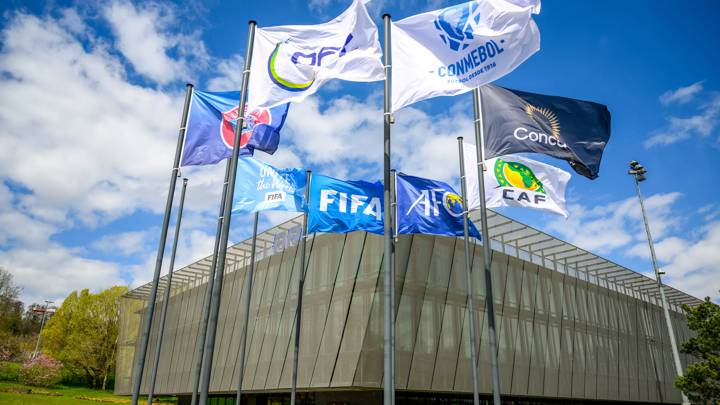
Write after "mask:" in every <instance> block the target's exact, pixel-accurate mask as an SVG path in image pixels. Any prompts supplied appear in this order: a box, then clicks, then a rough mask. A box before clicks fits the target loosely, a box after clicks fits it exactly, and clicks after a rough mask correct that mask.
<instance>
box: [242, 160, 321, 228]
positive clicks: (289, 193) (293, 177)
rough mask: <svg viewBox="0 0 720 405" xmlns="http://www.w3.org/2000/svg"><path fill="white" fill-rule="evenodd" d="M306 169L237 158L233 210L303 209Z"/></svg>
mask: <svg viewBox="0 0 720 405" xmlns="http://www.w3.org/2000/svg"><path fill="white" fill-rule="evenodd" d="M306 181H307V180H306V176H305V170H304V169H298V168H291V169H277V168H275V167H273V166H270V165H269V164H267V163H263V162H261V161H259V160H256V159H254V158H251V157H245V158H241V159H238V169H237V180H236V181H235V194H234V198H233V205H232V211H233V213H238V214H249V213H252V212H256V211H265V210H276V211H298V212H300V211H304V210H305V206H306V205H305V183H306Z"/></svg>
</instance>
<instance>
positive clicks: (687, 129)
mask: <svg viewBox="0 0 720 405" xmlns="http://www.w3.org/2000/svg"><path fill="white" fill-rule="evenodd" d="M719 119H720V94H718V93H714V94H713V95H712V96H711V98H710V99H709V100H708V101H707V102H706V103H704V104H703V105H702V106H701V107H700V110H699V111H698V112H697V113H696V114H695V115H692V116H689V117H676V116H671V117H669V118H668V122H669V123H668V125H667V127H666V128H664V129H661V130H659V131H656V132H655V133H654V134H653V135H652V136H651V137H650V138H648V139H647V140H646V141H645V143H644V145H645V147H646V148H650V147H653V146H656V145H660V146H666V145H672V144H674V143H677V142H680V141H683V140H685V139H688V138H690V137H693V136H696V137H699V138H705V137H707V136H708V135H710V133H711V132H712V131H713V130H714V129H715V127H716V126H717V124H718V120H719Z"/></svg>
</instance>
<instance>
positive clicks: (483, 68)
mask: <svg viewBox="0 0 720 405" xmlns="http://www.w3.org/2000/svg"><path fill="white" fill-rule="evenodd" d="M539 12H540V0H483V1H471V2H467V3H462V4H458V5H455V6H451V7H448V8H445V9H442V10H435V11H430V12H427V13H423V14H418V15H414V16H412V17H408V18H405V19H403V20H400V21H397V22H394V23H393V25H392V44H391V45H392V61H393V65H392V110H393V111H397V110H399V109H400V108H402V107H405V106H407V105H410V104H412V103H415V102H418V101H421V100H425V99H428V98H432V97H437V96H452V95H456V94H462V93H465V92H468V91H470V90H473V89H474V88H476V87H480V86H482V85H483V84H485V83H490V82H492V81H494V80H497V79H499V78H501V77H503V76H505V75H506V74H508V73H510V72H512V71H513V70H514V69H515V68H516V67H518V66H519V65H520V64H521V63H522V62H524V61H525V60H526V59H527V58H529V57H530V56H531V55H532V54H534V53H535V52H537V51H538V50H539V49H540V31H539V30H538V27H537V25H535V22H534V21H533V19H532V15H533V14H538V13H539Z"/></svg>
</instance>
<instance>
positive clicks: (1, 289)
mask: <svg viewBox="0 0 720 405" xmlns="http://www.w3.org/2000/svg"><path fill="white" fill-rule="evenodd" d="M19 295H20V288H19V287H17V286H16V285H15V283H14V282H13V276H12V274H11V273H10V272H9V271H7V270H5V269H3V268H2V267H0V361H7V360H17V359H18V358H20V357H22V356H21V354H22V350H21V343H22V337H21V336H20V335H22V331H23V329H24V328H23V316H22V315H23V303H22V302H21V301H20V300H19V299H18V296H19Z"/></svg>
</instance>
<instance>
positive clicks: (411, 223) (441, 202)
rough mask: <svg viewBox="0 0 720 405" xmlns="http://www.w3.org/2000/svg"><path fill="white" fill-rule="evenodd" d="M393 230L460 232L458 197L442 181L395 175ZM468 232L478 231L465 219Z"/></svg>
mask: <svg viewBox="0 0 720 405" xmlns="http://www.w3.org/2000/svg"><path fill="white" fill-rule="evenodd" d="M396 193H397V201H396V202H397V228H398V229H397V233H398V234H406V233H424V234H430V235H445V236H463V235H464V234H465V233H464V229H463V211H464V209H463V206H462V198H461V197H460V196H459V195H458V194H457V193H456V192H455V190H453V189H452V187H450V185H448V184H447V183H445V182H442V181H437V180H430V179H424V178H422V177H414V176H408V175H405V174H398V175H397V185H396ZM468 232H469V233H468V234H469V235H470V236H474V237H476V238H480V232H478V230H477V228H475V225H474V224H473V223H472V222H469V221H468Z"/></svg>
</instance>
